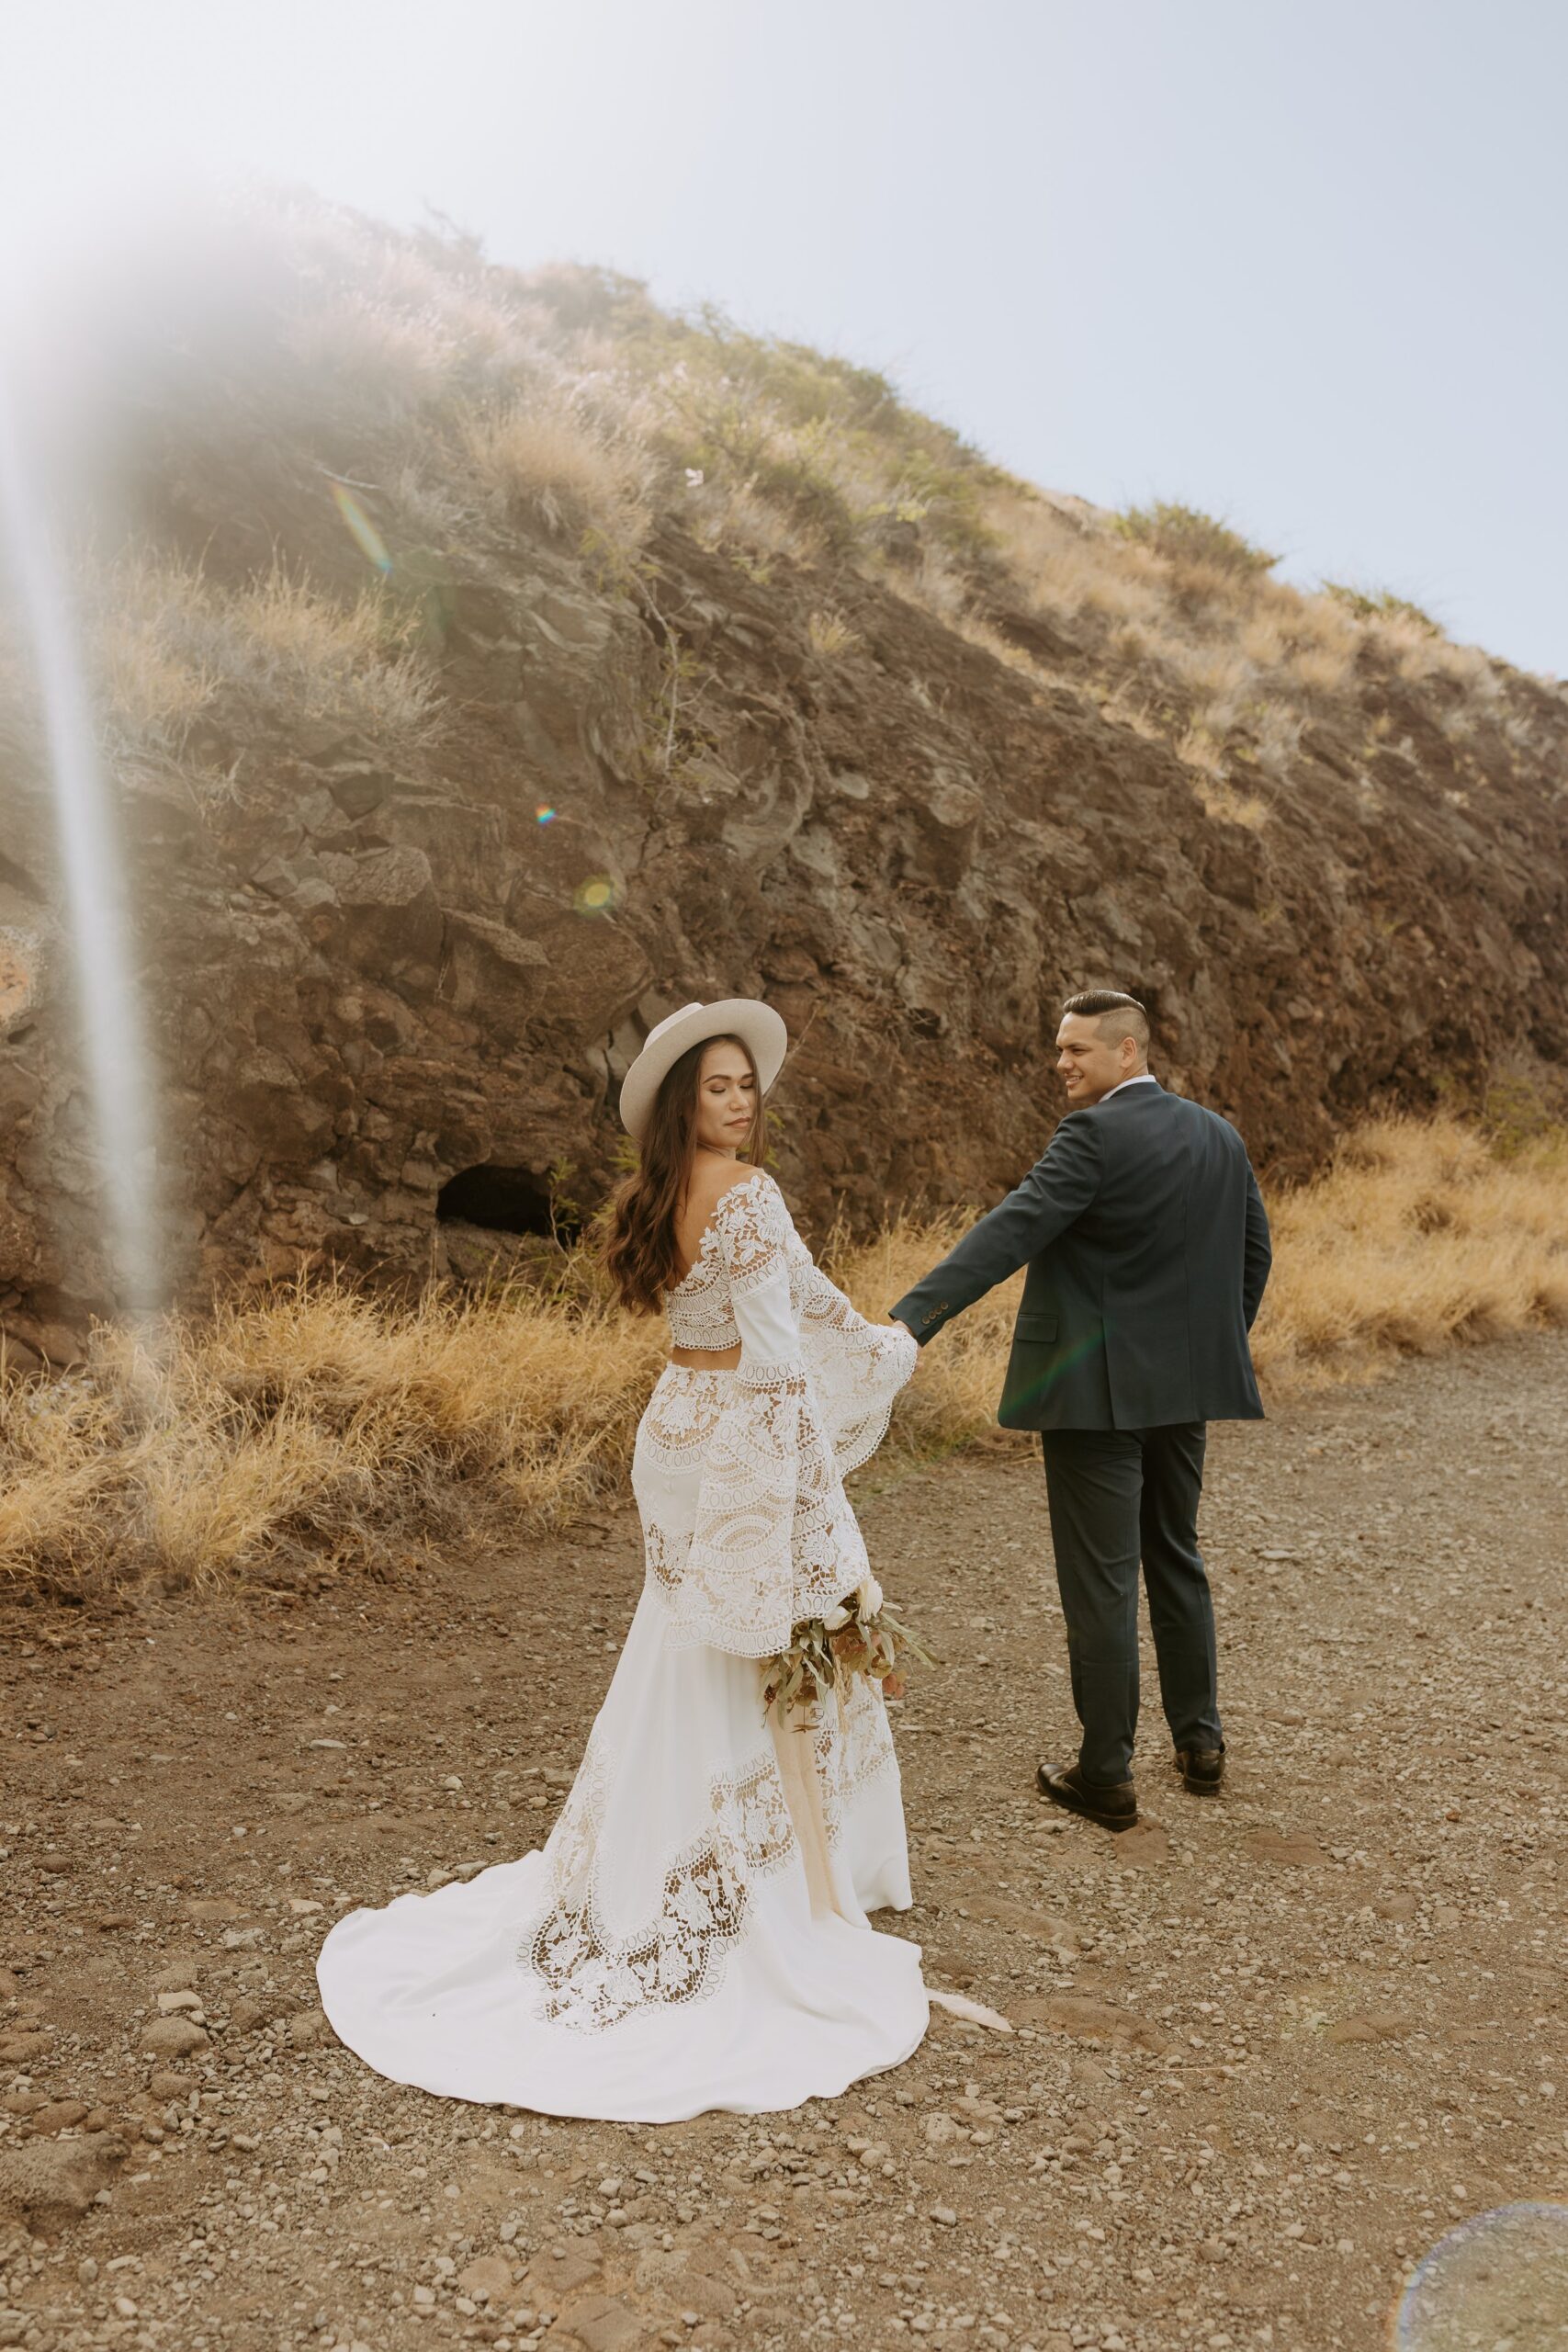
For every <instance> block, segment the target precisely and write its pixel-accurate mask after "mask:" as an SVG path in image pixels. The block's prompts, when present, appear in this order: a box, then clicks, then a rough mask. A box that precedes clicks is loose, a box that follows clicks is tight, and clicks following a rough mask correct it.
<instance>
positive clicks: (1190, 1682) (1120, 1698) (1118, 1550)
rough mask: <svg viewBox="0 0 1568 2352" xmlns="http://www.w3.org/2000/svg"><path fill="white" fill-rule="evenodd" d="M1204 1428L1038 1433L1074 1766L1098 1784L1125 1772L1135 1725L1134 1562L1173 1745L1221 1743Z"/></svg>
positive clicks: (1194, 1424)
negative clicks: (1204, 1539)
mask: <svg viewBox="0 0 1568 2352" xmlns="http://www.w3.org/2000/svg"><path fill="white" fill-rule="evenodd" d="M1206 1436H1207V1430H1206V1428H1205V1425H1204V1424H1203V1422H1201V1421H1179V1422H1174V1423H1172V1424H1170V1425H1169V1426H1168V1427H1166V1428H1164V1429H1150V1430H1043V1431H1042V1432H1041V1445H1042V1449H1043V1453H1044V1456H1045V1486H1046V1492H1047V1496H1048V1498H1049V1501H1050V1507H1051V1540H1052V1543H1053V1544H1054V1546H1055V1554H1056V1583H1057V1588H1058V1589H1059V1591H1060V1593H1061V1596H1062V1615H1063V1617H1064V1618H1065V1619H1066V1628H1067V1661H1068V1667H1069V1669H1070V1672H1071V1675H1072V1686H1073V1704H1074V1706H1075V1707H1076V1708H1077V1717H1078V1722H1079V1723H1080V1724H1082V1726H1083V1739H1082V1744H1081V1746H1080V1747H1079V1750H1078V1764H1079V1768H1080V1770H1081V1771H1082V1773H1083V1777H1084V1779H1085V1780H1086V1781H1098V1782H1099V1783H1100V1785H1101V1786H1106V1785H1109V1784H1110V1783H1111V1782H1113V1781H1127V1780H1130V1779H1131V1778H1132V1773H1133V1735H1134V1731H1135V1730H1136V1728H1137V1723H1138V1564H1139V1561H1140V1560H1141V1561H1142V1563H1143V1570H1144V1583H1145V1587H1146V1588H1147V1590H1148V1596H1149V1628H1150V1631H1151V1633H1152V1634H1153V1635H1154V1645H1155V1658H1156V1663H1157V1665H1158V1668H1159V1691H1160V1702H1161V1704H1162V1706H1163V1707H1164V1709H1165V1719H1166V1722H1167V1723H1168V1724H1169V1726H1170V1736H1171V1739H1172V1742H1173V1743H1174V1745H1175V1746H1176V1747H1223V1746H1224V1736H1223V1735H1222V1733H1221V1730H1220V1715H1219V1701H1218V1691H1217V1688H1216V1679H1217V1678H1216V1668H1215V1658H1214V1610H1213V1601H1212V1600H1211V1599H1210V1596H1209V1579H1208V1577H1207V1575H1206V1574H1205V1572H1204V1568H1203V1559H1202V1555H1201V1553H1200V1551H1199V1549H1198V1501H1199V1498H1200V1496H1201V1493H1202V1490H1203V1448H1204V1443H1205V1440H1206Z"/></svg>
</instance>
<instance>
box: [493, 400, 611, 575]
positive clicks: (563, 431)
mask: <svg viewBox="0 0 1568 2352" xmlns="http://www.w3.org/2000/svg"><path fill="white" fill-rule="evenodd" d="M461 432H462V439H463V446H464V447H465V449H466V451H467V453H468V461H469V463H470V465H471V466H472V467H473V469H474V471H475V473H476V474H477V475H478V476H479V480H480V481H481V482H482V483H483V484H484V485H485V487H486V488H487V489H488V490H489V491H490V492H491V494H492V495H493V496H495V497H496V498H498V499H499V500H500V502H501V503H502V506H503V507H508V508H523V509H531V510H532V511H533V512H534V513H536V514H537V515H541V516H542V517H543V519H544V520H545V521H546V522H547V524H548V526H549V527H550V528H551V529H552V530H554V531H564V530H571V529H574V530H577V531H580V532H581V531H582V530H585V529H587V530H593V531H597V532H598V533H600V534H601V535H602V537H604V539H606V540H607V541H608V542H609V543H610V545H611V546H612V547H615V548H617V549H619V550H620V551H621V552H622V553H623V554H633V553H635V552H636V550H637V548H639V547H640V546H641V544H642V541H643V539H644V537H645V536H646V534H647V531H648V523H649V515H648V508H647V505H646V503H645V500H646V492H647V473H646V466H645V461H644V460H643V458H641V456H640V455H639V454H638V453H637V451H636V450H635V449H634V448H633V447H631V446H630V445H629V444H626V443H624V442H617V441H615V440H613V439H612V438H611V437H610V436H608V435H606V434H605V433H604V431H603V430H601V429H600V428H599V427H598V426H597V425H596V424H593V423H592V421H591V420H590V419H588V418H587V417H585V416H583V415H582V414H581V413H580V412H579V411H578V410H577V409H575V408H573V407H572V406H571V404H570V402H569V401H564V400H560V399H558V398H556V397H554V396H553V395H551V396H546V397H540V398H536V399H530V400H516V401H509V402H507V403H506V404H505V405H503V406H502V407H500V408H494V409H486V410H480V411H478V412H475V413H470V414H468V415H467V416H465V417H464V418H463V419H462V424H461Z"/></svg>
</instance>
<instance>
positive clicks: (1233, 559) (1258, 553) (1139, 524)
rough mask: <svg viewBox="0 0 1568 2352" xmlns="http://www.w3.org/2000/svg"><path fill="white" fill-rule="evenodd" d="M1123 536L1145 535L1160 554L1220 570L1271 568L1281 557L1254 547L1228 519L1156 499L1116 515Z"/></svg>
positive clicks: (1146, 540)
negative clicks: (1151, 503)
mask: <svg viewBox="0 0 1568 2352" xmlns="http://www.w3.org/2000/svg"><path fill="white" fill-rule="evenodd" d="M1116 528H1117V529H1118V531H1120V532H1121V534H1122V537H1123V538H1128V539H1142V540H1143V541H1144V542H1145V545H1146V546H1148V547H1151V548H1154V549H1155V551H1156V554H1157V555H1163V556H1168V557H1169V558H1170V559H1171V560H1172V561H1173V562H1177V563H1210V564H1213V566H1214V567H1215V568H1216V570H1218V571H1240V572H1248V573H1251V572H1262V571H1273V569H1274V566H1275V565H1276V564H1277V563H1278V562H1279V560H1280V559H1279V557H1278V556H1277V555H1269V554H1267V553H1266V552H1265V550H1264V549H1263V548H1255V547H1254V546H1253V544H1252V542H1251V540H1250V539H1244V538H1243V537H1242V536H1241V533H1240V532H1239V531H1233V530H1232V529H1231V527H1230V526H1229V524H1228V523H1221V522H1217V521H1216V520H1215V518H1214V516H1213V515H1205V514H1204V513H1203V512H1202V511H1201V508H1199V507H1196V506H1180V505H1176V504H1173V503H1171V502H1170V501H1168V500H1167V499H1156V502H1155V503H1154V504H1153V505H1152V506H1129V507H1127V508H1126V509H1125V510H1124V512H1123V513H1122V514H1120V515H1118V516H1117V517H1116Z"/></svg>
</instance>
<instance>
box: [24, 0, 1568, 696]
mask: <svg viewBox="0 0 1568 2352" xmlns="http://www.w3.org/2000/svg"><path fill="white" fill-rule="evenodd" d="M1565 88H1568V7H1565V6H1562V5H1559V0H1468V5H1458V0H1312V5H1311V6H1300V5H1299V0H548V5H546V6H542V5H540V0H420V5H418V6H414V5H411V0H42V5H40V0H0V238H4V239H6V240H8V241H9V242H10V243H11V245H12V247H13V258H14V255H15V248H16V247H17V245H18V244H21V245H22V246H23V247H24V248H25V252H26V255H27V259H28V264H29V265H30V266H33V267H35V268H36V267H37V266H38V265H39V261H40V258H41V259H44V260H46V261H47V262H48V265H49V266H51V267H58V266H65V267H70V266H72V265H71V263H70V260H69V255H70V253H71V252H72V250H73V248H74V247H75V246H76V245H77V244H79V243H80V242H81V241H82V240H83V239H86V240H87V241H88V242H92V241H94V240H95V239H96V238H97V237H98V236H99V234H100V232H102V231H103V230H104V229H105V228H106V227H107V228H112V227H113V225H114V224H116V223H118V222H121V221H123V220H125V219H126V218H128V217H131V216H132V215H133V212H134V208H135V207H136V205H137V204H138V203H139V201H140V200H141V198H142V197H143V196H144V195H145V194H146V193H147V192H148V191H149V190H152V189H155V188H157V187H160V185H161V184H164V183H166V182H167V181H168V180H169V179H170V178H171V177H175V176H177V177H178V178H180V179H181V180H182V181H184V182H186V184H187V185H191V184H198V183H199V181H200V179H201V177H202V175H212V174H229V175H231V174H234V173H249V172H254V173H256V174H259V175H264V176H266V177H269V178H283V179H288V180H294V181H299V182H303V183H306V184H308V185H310V187H315V188H316V189H318V190H319V191H320V192H321V194H322V195H324V196H327V197H331V198H337V199H340V200H343V201H345V202H348V203H352V204H355V205H358V206H360V207H362V208H363V209H367V210H368V211H371V212H376V213H379V214H381V215H383V216H385V217H387V218H389V219H392V220H398V221H400V222H407V221H411V220H416V219H418V218H419V217H421V215H422V212H423V209H424V208H425V207H426V206H431V207H434V208H435V209H438V210H440V211H442V212H445V213H446V214H448V215H450V216H451V217H452V218H453V219H454V220H457V222H459V223H460V224H461V225H462V226H463V227H465V228H468V229H472V230H474V231H476V232H478V233H479V235H481V236H482V238H483V239H484V241H485V244H486V246H487V249H488V250H489V252H490V253H491V254H492V255H493V256H494V257H495V258H496V259H497V260H501V261H506V262H513V263H517V264H520V265H524V266H526V265H529V264H532V263H536V262H539V261H544V260H548V259H554V258H562V257H564V258H570V259H576V260H582V261H591V262H602V263H606V264H609V265H610V266H613V267H615V268H617V269H621V270H626V271H627V272H629V273H631V274H632V275H634V276H636V277H643V278H646V279H647V280H648V281H649V286H650V288H651V289H652V291H653V293H654V294H655V295H656V296H657V297H658V298H660V300H664V301H667V302H670V303H672V304H676V305H682V304H689V303H694V302H698V301H704V300H711V301H715V302H716V303H718V304H719V305H721V306H722V307H723V308H724V309H725V310H727V311H729V312H730V313H731V314H732V315H733V316H734V317H736V318H737V319H739V321H741V322H744V323H745V324H747V325H749V326H752V327H756V328H759V329H762V330H765V331H771V332H773V333H777V334H787V335H791V336H795V337H797V338H799V339H801V340H804V341H807V342H810V343H814V344H818V345H826V346H828V347H830V348H832V349H834V350H837V351H839V352H841V353H844V354H846V355H847V356H851V357H852V358H855V359H857V360H861V361H864V362H867V363H869V364H871V365H873V366H876V367H880V368H886V370H887V372H888V373H889V374H890V375H891V376H892V377H893V378H894V379H895V381H896V382H897V385H898V386H899V388H900V390H902V391H904V392H905V393H906V395H907V396H908V398H909V399H911V400H912V401H915V402H916V403H917V404H918V405H919V406H921V407H924V408H928V409H930V410H931V411H932V412H933V413H936V414H938V415H940V416H941V417H942V418H944V419H945V420H946V421H947V422H948V423H950V424H953V425H954V426H956V427H957V428H958V430H959V431H960V432H962V433H963V434H964V435H966V436H967V437H968V438H969V439H970V440H972V441H973V442H975V443H976V444H977V445H978V446H979V447H982V448H983V449H985V450H986V451H987V453H988V454H989V455H990V456H992V457H994V458H998V460H1000V461H1001V462H1002V463H1004V464H1006V465H1008V466H1010V467H1011V468H1013V469H1016V470H1017V471H1018V472H1020V473H1021V474H1024V475H1026V476H1028V477H1029V478H1030V479H1032V480H1033V481H1040V482H1043V483H1045V484H1047V485H1049V486H1051V487H1053V488H1056V489H1062V490H1069V491H1076V492H1079V493H1081V494H1082V495H1084V496H1086V497H1089V498H1092V499H1096V500H1099V501H1100V502H1102V503H1106V504H1110V505H1121V504H1123V503H1127V502H1128V501H1130V500H1138V501H1142V500H1145V499H1148V498H1151V497H1164V498H1173V499H1180V500H1184V501H1187V502H1188V503H1191V504H1194V505H1199V506H1202V507H1204V508H1206V509H1208V510H1209V511H1210V512H1211V513H1216V514H1220V515H1224V516H1225V517H1226V518H1227V519H1228V520H1230V521H1231V522H1232V523H1233V524H1235V526H1236V527H1237V528H1239V529H1241V530H1244V531H1245V532H1247V535H1248V536H1249V537H1252V538H1254V539H1256V540H1258V541H1259V542H1261V543H1262V544H1264V545H1266V546H1267V547H1269V548H1274V549H1278V550H1280V552H1281V553H1282V554H1283V555H1284V557H1285V559H1286V560H1285V564H1284V566H1283V570H1284V571H1285V574H1286V576H1287V577H1290V578H1292V579H1297V580H1300V581H1303V582H1314V581H1315V580H1317V579H1318V578H1320V577H1322V576H1325V575H1326V576H1328V577H1330V578H1335V579H1348V580H1352V581H1355V582H1358V583H1359V584H1363V585H1368V586H1371V587H1385V586H1386V587H1392V588H1393V589H1395V590H1396V591H1398V592H1399V593H1400V594H1404V595H1409V596H1413V597H1414V598H1415V599H1416V601H1417V602H1418V603H1421V604H1423V605H1427V607H1428V609H1430V610H1431V611H1433V612H1434V613H1435V614H1436V615H1437V616H1438V617H1439V618H1440V619H1441V620H1443V621H1444V623H1445V624H1446V625H1447V626H1448V627H1449V628H1450V630H1451V631H1452V633H1453V634H1454V635H1455V636H1456V637H1459V638H1461V639H1472V640H1474V641H1476V642H1478V643H1480V644H1483V645H1485V646H1486V647H1488V648H1489V649H1490V650H1493V651H1494V652H1497V653H1501V654H1504V655H1506V657H1507V658H1508V659H1509V660H1511V661H1514V662H1518V663H1519V664H1521V665H1522V666H1525V667H1527V668H1532V669H1538V670H1542V671H1545V672H1548V673H1554V674H1561V673H1568V587H1565V584H1564V583H1565V581H1568V560H1565V557H1564V542H1565V540H1568V467H1565V466H1564V462H1563V456H1562V439H1563V425H1564V417H1565V414H1568V304H1565V302H1564V292H1565V279H1568V270H1565V267H1564V264H1565V260H1568V140H1565V139H1564V137H1563V134H1562V119H1561V109H1562V93H1563V91H1564V89H1565ZM191 200H193V201H198V200H199V199H198V198H192V199H191ZM62 257H63V258H62Z"/></svg>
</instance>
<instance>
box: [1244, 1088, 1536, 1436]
mask: <svg viewBox="0 0 1568 2352" xmlns="http://www.w3.org/2000/svg"><path fill="white" fill-rule="evenodd" d="M1272 1216H1273V1224H1274V1246H1275V1262H1274V1272H1273V1276H1272V1279H1271V1281H1270V1283H1269V1292H1268V1295H1267V1297H1266V1298H1265V1300H1264V1304H1263V1312H1262V1314H1261V1316H1260V1317H1258V1329H1257V1330H1256V1332H1255V1333H1254V1335H1253V1337H1254V1352H1255V1355H1256V1357H1257V1361H1258V1371H1259V1374H1260V1375H1261V1377H1262V1378H1263V1380H1264V1382H1265V1384H1266V1385H1267V1386H1268V1387H1269V1388H1270V1389H1271V1390H1272V1391H1273V1392H1274V1393H1275V1394H1280V1393H1282V1392H1283V1391H1285V1390H1289V1389H1300V1388H1303V1387H1320V1386H1323V1385H1325V1384H1328V1383H1332V1382H1338V1381H1346V1380H1360V1379H1365V1378H1367V1377H1369V1376H1371V1375H1373V1374H1377V1373H1379V1372H1382V1371H1383V1370H1386V1369H1387V1368H1388V1366H1389V1365H1390V1364H1391V1363H1393V1362H1395V1361H1396V1360H1397V1359H1398V1358H1399V1357H1400V1356H1402V1355H1408V1354H1412V1353H1414V1354H1421V1355H1429V1354H1432V1353H1434V1352H1435V1351H1437V1350H1438V1349H1440V1348H1443V1347H1447V1346H1449V1345H1450V1344H1452V1343H1454V1342H1456V1341H1459V1342H1472V1341H1476V1340H1490V1339H1496V1338H1499V1337H1501V1336H1502V1335H1504V1334H1505V1333H1507V1332H1511V1331H1522V1330H1528V1329H1532V1328H1538V1327H1540V1326H1542V1325H1545V1324H1552V1323H1561V1322H1564V1321H1568V1141H1565V1139H1564V1138H1563V1137H1562V1136H1543V1137H1540V1138H1539V1139H1537V1140H1536V1141H1534V1142H1532V1143H1529V1144H1527V1145H1526V1146H1525V1147H1524V1148H1522V1149H1521V1150H1519V1151H1517V1152H1516V1153H1514V1154H1512V1155H1511V1156H1509V1157H1506V1158H1503V1157H1499V1156H1498V1155H1497V1153H1495V1151H1494V1150H1493V1149H1492V1148H1489V1147H1488V1145H1487V1143H1486V1140H1485V1138H1484V1137H1483V1136H1482V1135H1480V1134H1479V1133H1477V1131H1476V1130H1475V1129H1473V1128H1472V1127H1467V1126H1464V1125H1461V1124H1460V1122H1459V1121H1457V1120H1452V1119H1439V1120H1436V1121H1424V1120H1417V1119H1385V1120H1380V1121H1378V1122H1377V1123H1376V1124H1375V1125H1371V1126H1367V1127H1364V1128H1362V1129H1361V1130H1360V1131H1359V1133H1358V1134H1356V1135H1355V1136H1351V1137H1349V1138H1348V1141H1347V1142H1345V1143H1344V1144H1343V1145H1342V1146H1341V1148H1340V1150H1339V1152H1338V1155H1337V1159H1336V1161H1335V1164H1334V1166H1333V1167H1332V1168H1331V1169H1330V1170H1328V1171H1327V1172H1326V1173H1325V1175H1324V1176H1322V1177H1321V1178H1320V1179H1319V1180H1318V1181H1317V1182H1315V1183H1314V1184H1312V1185H1309V1186H1306V1187H1305V1188H1303V1190H1302V1191H1300V1192H1295V1193H1287V1194H1285V1195H1284V1196H1283V1197H1282V1198H1281V1199H1280V1200H1278V1201H1276V1202H1274V1203H1273V1204H1272Z"/></svg>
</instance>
